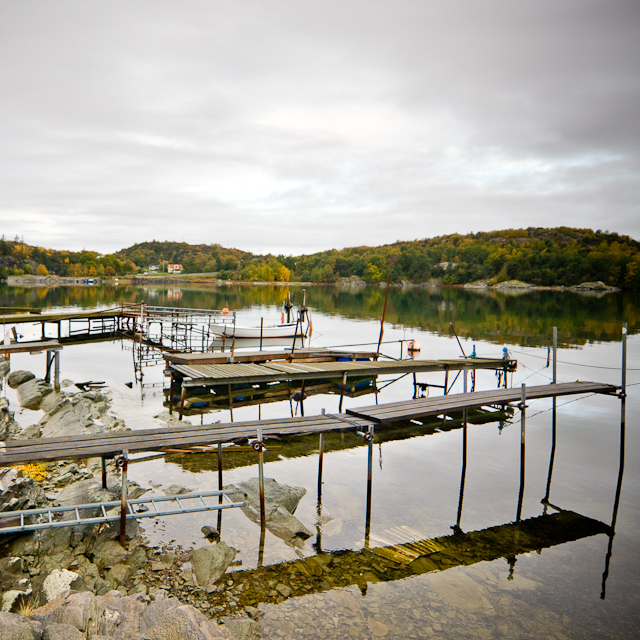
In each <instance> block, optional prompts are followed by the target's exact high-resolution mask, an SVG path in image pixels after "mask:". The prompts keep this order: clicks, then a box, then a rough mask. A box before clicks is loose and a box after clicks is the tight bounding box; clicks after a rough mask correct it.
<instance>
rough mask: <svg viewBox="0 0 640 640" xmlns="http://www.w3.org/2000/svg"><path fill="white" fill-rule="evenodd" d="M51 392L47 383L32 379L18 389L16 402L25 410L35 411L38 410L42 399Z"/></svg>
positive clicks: (51, 389)
mask: <svg viewBox="0 0 640 640" xmlns="http://www.w3.org/2000/svg"><path fill="white" fill-rule="evenodd" d="M52 391H53V388H52V387H51V385H50V384H49V383H48V382H45V381H44V380H40V379H39V378H32V379H31V380H27V382H23V383H22V384H21V385H20V386H19V387H18V402H19V403H20V406H21V407H24V408H25V409H34V410H37V409H39V408H40V403H41V402H42V399H43V398H44V397H45V396H46V395H47V394H49V393H51V392H52Z"/></svg>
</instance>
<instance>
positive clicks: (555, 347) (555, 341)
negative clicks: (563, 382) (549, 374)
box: [553, 327, 558, 384]
mask: <svg viewBox="0 0 640 640" xmlns="http://www.w3.org/2000/svg"><path fill="white" fill-rule="evenodd" d="M556 382H558V327H553V384H555V383H556Z"/></svg>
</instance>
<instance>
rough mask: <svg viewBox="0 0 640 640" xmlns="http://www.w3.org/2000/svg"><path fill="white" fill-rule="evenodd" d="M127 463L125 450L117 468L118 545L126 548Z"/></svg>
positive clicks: (127, 455) (127, 456)
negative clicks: (119, 484) (119, 488)
mask: <svg viewBox="0 0 640 640" xmlns="http://www.w3.org/2000/svg"><path fill="white" fill-rule="evenodd" d="M128 463H129V451H127V449H125V450H124V451H123V452H122V455H121V456H120V458H118V462H117V464H118V466H119V467H120V468H121V469H122V492H121V496H120V545H121V546H123V547H124V546H126V533H127V465H128Z"/></svg>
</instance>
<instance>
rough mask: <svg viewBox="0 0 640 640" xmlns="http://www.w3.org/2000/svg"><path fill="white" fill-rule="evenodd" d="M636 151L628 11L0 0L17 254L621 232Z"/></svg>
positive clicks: (4, 180)
mask: <svg viewBox="0 0 640 640" xmlns="http://www.w3.org/2000/svg"><path fill="white" fill-rule="evenodd" d="M639 149H640V1H639V0H629V1H626V2H625V1H619V0H598V1H595V0H517V1H514V0H481V1H480V0H466V1H459V0H415V1H407V0H392V1H387V0H339V1H333V0H314V1H309V0H252V1H248V0H224V1H222V0H202V1H199V0H171V1H167V0H125V1H120V0H102V1H99V0H95V1H93V0H55V1H52V0H0V222H1V228H2V232H3V233H4V234H5V236H6V237H7V238H8V239H13V238H14V237H15V236H16V235H20V236H24V240H25V242H27V243H29V244H37V245H41V246H45V247H50V248H55V249H73V250H79V249H82V248H86V249H90V250H95V251H100V252H103V253H109V252H113V251H117V250H118V249H121V248H124V247H128V246H131V245H132V244H134V243H136V242H143V241H146V240H153V239H155V240H175V241H186V242H190V243H206V244H213V243H220V244H222V245H224V246H231V247H237V248H240V249H245V250H250V251H255V252H260V253H266V252H274V253H285V254H297V253H309V252H312V251H317V250H321V249H328V248H333V247H336V248H341V247H345V246H354V245H361V244H370V245H374V244H375V245H377V244H384V243H389V242H395V241H396V240H413V239H416V238H424V237H433V236H437V235H442V234H447V233H468V232H470V231H476V232H477V231H483V230H494V229H503V228H511V227H527V226H543V227H553V226H559V225H566V226H575V227H590V228H593V229H603V230H604V229H609V230H611V231H617V232H619V233H623V234H628V235H631V236H632V237H634V238H636V239H640V211H639V202H640V158H639Z"/></svg>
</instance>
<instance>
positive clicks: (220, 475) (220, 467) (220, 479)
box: [218, 442, 222, 502]
mask: <svg viewBox="0 0 640 640" xmlns="http://www.w3.org/2000/svg"><path fill="white" fill-rule="evenodd" d="M218 491H222V443H221V442H219V443H218ZM220 502H222V495H221V496H220Z"/></svg>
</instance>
